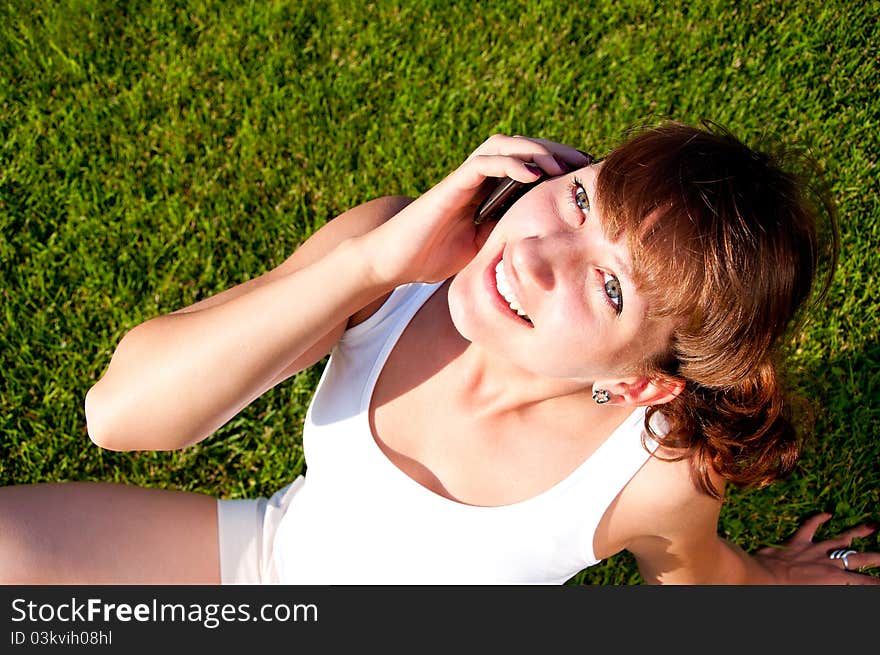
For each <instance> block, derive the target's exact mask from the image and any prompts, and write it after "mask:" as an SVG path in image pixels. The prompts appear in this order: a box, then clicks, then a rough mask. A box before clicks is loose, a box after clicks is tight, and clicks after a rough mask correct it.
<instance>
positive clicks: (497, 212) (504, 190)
mask: <svg viewBox="0 0 880 655" xmlns="http://www.w3.org/2000/svg"><path fill="white" fill-rule="evenodd" d="M546 179H547V177H546V176H545V175H542V176H541V177H539V178H538V179H537V180H535V181H534V182H517V181H516V180H512V179H510V178H509V177H503V178H501V180H500V181H499V182H498V185H497V186H496V187H495V188H494V189H493V190H492V192H491V193H490V194H489V195H488V196H487V197H486V199H485V200H484V201H483V202H481V203H480V206H479V207H477V211H476V212H475V213H474V224H475V225H479V224H480V223H483V222H485V221H493V220H497V219H499V218H501V217H502V216H503V215H504V212H506V211H507V210H508V209H510V206H511V205H512V204H513V203H515V202H516V201H517V200H519V199H520V198H521V197H522V196H523V195H524V194H525V193H526V191H528V190H529V189H531V188H532V187H534V186H535V185H537V184H540V183H541V182H543V181H544V180H546Z"/></svg>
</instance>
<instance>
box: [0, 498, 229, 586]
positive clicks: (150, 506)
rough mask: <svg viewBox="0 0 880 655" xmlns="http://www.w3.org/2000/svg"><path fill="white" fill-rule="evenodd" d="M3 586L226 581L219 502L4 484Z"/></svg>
mask: <svg viewBox="0 0 880 655" xmlns="http://www.w3.org/2000/svg"><path fill="white" fill-rule="evenodd" d="M0 583H3V584H219V583H220V554H219V544H218V540H217V500H216V499H215V498H212V497H210V496H205V495H202V494H194V493H188V492H183V491H166V490H161V489H145V488H142V487H135V486H129V485H122V484H111V483H98V482H62V483H50V484H35V485H21V486H11V487H2V488H0Z"/></svg>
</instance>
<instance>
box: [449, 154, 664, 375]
mask: <svg viewBox="0 0 880 655" xmlns="http://www.w3.org/2000/svg"><path fill="white" fill-rule="evenodd" d="M601 166H602V164H601V163H599V164H594V165H592V166H589V167H586V168H582V169H580V170H578V171H575V172H574V173H571V174H567V175H562V176H560V177H557V178H553V179H550V180H547V181H546V182H544V183H542V184H540V185H538V186H537V187H535V188H534V189H532V190H531V191H529V192H528V193H527V194H526V195H525V196H523V197H522V198H521V199H520V200H519V201H517V202H516V203H515V204H514V205H513V206H512V207H511V208H510V209H509V210H508V211H507V213H506V214H505V215H504V216H503V218H502V219H501V220H500V221H499V222H498V224H497V225H496V227H495V228H494V230H493V231H492V234H491V235H490V237H489V239H488V240H487V241H486V243H485V244H484V246H483V247H482V249H481V250H480V252H479V253H478V254H477V256H476V257H475V258H474V259H473V260H471V262H470V263H469V264H468V265H467V266H466V267H465V268H464V269H462V270H461V271H460V272H459V273H458V275H456V277H455V279H454V280H453V282H452V284H451V286H450V288H449V307H450V313H451V316H452V320H453V322H454V324H455V326H456V328H457V329H458V331H459V332H460V333H461V334H462V336H464V337H465V338H466V339H468V340H470V341H471V342H473V343H475V344H478V345H480V346H482V347H484V348H485V349H487V350H489V351H491V352H493V353H495V354H497V355H499V356H501V357H503V358H505V359H507V360H509V361H511V362H512V363H514V364H515V365H517V366H519V367H520V368H522V369H524V370H528V371H532V372H534V373H537V374H539V375H543V376H546V377H552V378H569V379H578V380H583V381H585V382H591V381H593V380H596V379H599V378H605V377H609V376H614V375H620V374H626V373H631V372H633V371H634V370H637V369H639V368H640V364H641V363H642V362H644V361H646V360H647V359H648V358H649V357H651V356H652V355H655V354H656V353H658V352H661V351H663V350H665V349H666V346H667V344H668V343H669V337H670V334H671V332H672V328H671V324H670V323H669V322H666V321H653V320H651V321H649V320H648V319H647V317H646V314H647V305H646V300H645V298H644V297H643V296H642V295H641V294H639V291H638V289H637V287H636V285H635V283H634V281H633V280H632V276H631V274H630V273H629V270H630V269H631V267H632V266H631V261H630V255H629V248H628V246H627V243H626V239H625V238H622V239H618V240H615V241H612V240H609V238H608V236H607V235H606V234H605V232H604V230H603V222H602V217H601V216H600V215H599V213H598V208H597V207H598V204H597V203H596V202H595V182H596V177H597V175H598V172H599V169H600V167H601Z"/></svg>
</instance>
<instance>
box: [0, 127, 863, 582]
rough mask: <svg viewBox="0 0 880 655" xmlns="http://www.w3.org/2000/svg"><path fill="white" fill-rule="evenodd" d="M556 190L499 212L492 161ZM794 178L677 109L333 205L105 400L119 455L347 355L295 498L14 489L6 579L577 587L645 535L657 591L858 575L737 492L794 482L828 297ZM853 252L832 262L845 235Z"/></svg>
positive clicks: (507, 140)
mask: <svg viewBox="0 0 880 655" xmlns="http://www.w3.org/2000/svg"><path fill="white" fill-rule="evenodd" d="M505 176H507V177H509V178H512V179H514V180H518V181H520V182H525V183H528V182H534V181H536V180H538V179H539V178H541V177H543V176H546V177H547V179H546V180H545V181H543V182H542V183H540V184H538V185H537V186H535V187H534V188H532V189H531V190H530V191H529V192H528V193H526V194H525V195H524V196H523V197H522V198H521V199H519V200H518V201H517V202H516V203H515V204H514V205H513V206H512V207H511V208H510V209H509V210H508V211H507V212H506V213H505V214H504V215H503V217H502V218H501V219H500V220H498V221H487V222H483V223H480V224H479V225H476V224H475V222H474V220H473V217H474V211H475V208H476V206H477V204H478V201H479V200H481V198H482V197H483V196H484V195H485V193H486V188H485V187H486V184H487V183H490V182H491V181H489V180H488V179H487V178H501V177H505ZM817 215H818V213H817V212H814V211H812V210H811V208H810V205H809V204H808V203H807V202H806V200H805V198H804V195H803V193H802V189H801V187H800V186H799V185H798V182H797V180H796V179H795V178H794V177H793V176H791V175H789V174H787V173H785V172H783V171H782V170H780V169H779V168H778V167H777V166H776V165H775V164H774V162H773V161H772V160H771V159H770V158H769V157H767V156H765V155H763V154H761V153H758V152H755V151H753V150H751V149H749V148H747V147H746V146H744V145H743V144H741V143H740V142H739V141H737V140H736V139H734V138H733V137H732V136H730V135H728V134H726V133H723V132H720V131H706V130H702V129H695V128H692V127H688V126H685V125H681V124H677V123H672V122H670V123H665V124H662V125H660V126H658V127H656V128H652V129H649V130H646V131H644V132H642V133H640V134H637V135H635V136H633V137H631V138H630V139H629V140H628V141H626V142H625V143H624V144H623V145H621V146H620V147H619V148H617V149H615V150H614V151H613V152H612V153H611V154H610V155H609V156H608V157H607V158H606V159H605V160H603V161H601V162H591V160H590V158H589V157H587V156H585V155H583V154H582V153H580V152H579V151H577V150H575V149H573V148H570V147H567V146H563V145H560V144H556V143H552V142H549V141H544V140H540V139H528V138H523V137H509V136H503V135H496V136H493V137H491V138H490V139H488V140H487V141H486V142H485V143H483V144H482V145H481V146H480V147H479V148H477V150H476V151H474V153H473V154H472V155H471V156H470V157H468V159H467V160H466V161H465V162H464V163H463V164H462V165H461V166H460V167H459V168H457V169H456V170H455V171H453V172H452V173H450V174H449V175H448V176H447V177H446V178H445V179H444V180H442V181H441V182H440V183H439V184H437V185H436V186H435V187H433V188H432V189H430V190H429V191H428V192H427V193H425V194H424V195H422V196H420V197H419V198H418V199H416V200H414V201H410V200H409V199H406V198H393V197H392V198H381V199H378V200H374V201H372V202H368V203H365V204H363V205H361V206H358V207H356V208H354V209H352V210H350V211H348V212H345V213H344V214H342V215H341V216H339V217H337V218H336V219H334V220H332V221H330V222H329V223H328V224H327V225H325V226H324V227H323V228H321V229H320V230H319V231H318V232H317V233H316V234H315V235H314V236H312V237H311V238H310V239H309V240H308V241H307V242H306V243H305V244H303V245H302V247H300V248H299V249H298V250H297V251H296V252H295V253H294V254H293V255H291V257H290V258H289V259H287V260H286V261H285V262H284V263H283V264H281V265H280V266H278V267H277V268H275V269H274V270H271V271H270V272H268V273H266V274H265V275H263V276H261V277H259V278H257V279H254V280H251V281H249V282H246V283H244V284H241V285H239V286H237V287H234V288H232V289H229V290H227V291H225V292H223V293H220V294H219V295H217V296H214V297H212V298H208V299H206V300H203V301H201V302H198V303H196V304H194V305H192V306H190V307H186V308H184V309H181V310H178V311H176V312H174V313H172V314H170V315H167V316H160V317H157V318H154V319H151V320H149V321H147V322H145V323H143V324H142V325H139V326H137V327H136V328H134V329H133V330H132V331H131V332H129V333H128V334H127V335H126V336H125V337H124V338H123V339H122V341H121V342H120V344H119V346H118V348H117V350H116V352H115V353H114V355H113V357H112V360H111V362H110V365H109V367H108V369H107V371H106V373H105V375H104V376H103V378H102V379H101V380H100V381H99V382H98V383H97V384H96V385H95V386H94V387H93V388H92V389H91V390H90V391H89V394H88V396H87V398H86V413H87V419H88V428H89V434H90V435H91V437H92V439H93V440H94V441H95V443H97V444H98V445H100V446H102V447H104V448H109V449H112V450H145V449H148V450H153V449H155V450H169V449H176V448H184V447H186V446H188V445H191V444H193V443H196V442H198V441H200V440H201V439H204V438H205V437H207V436H209V435H210V434H212V433H213V432H214V431H215V430H216V429H217V428H218V427H220V426H221V425H223V424H224V423H225V422H226V421H228V420H229V419H230V418H231V417H233V416H234V415H235V414H236V413H237V412H239V411H240V410H241V409H242V408H243V407H245V406H246V405H248V404H249V403H250V402H252V401H253V400H254V399H255V398H257V397H259V396H260V395H261V394H263V393H264V392H265V391H266V390H268V389H270V388H272V387H274V386H275V385H277V384H279V383H281V382H282V381H284V380H285V379H287V378H289V377H290V376H292V375H294V374H295V373H296V372H298V371H300V370H302V369H304V368H306V367H309V366H311V365H313V364H315V363H316V362H318V361H320V360H321V359H322V358H323V357H324V356H325V355H326V354H327V353H332V356H331V358H330V361H329V363H328V365H327V367H326V369H325V370H324V373H323V376H322V378H321V382H320V384H319V387H318V389H317V390H316V393H315V397H314V399H313V401H312V404H311V406H310V408H309V411H308V415H307V417H306V424H305V430H304V448H305V455H306V461H307V464H308V473H307V475H306V476H305V477H301V478H298V479H297V480H295V481H293V482H292V483H291V484H290V485H288V486H287V487H285V488H284V489H282V490H280V491H279V492H278V493H277V494H275V495H274V496H273V497H272V498H269V499H256V500H220V501H218V500H216V499H214V498H210V497H207V496H202V495H197V494H188V493H182V492H170V491H160V490H155V489H142V488H137V487H129V486H122V485H107V484H88V483H73V484H63V485H62V484H55V485H52V484H50V485H35V486H31V487H10V488H6V489H3V490H2V493H0V512H2V514H0V516H2V521H3V524H4V529H3V530H2V531H0V535H2V536H0V539H2V544H0V547H2V551H0V552H2V555H0V561H2V562H3V563H4V566H6V567H8V569H9V570H7V571H4V572H3V573H4V576H5V578H6V580H7V581H10V582H16V581H17V582H21V581H29V582H56V583H59V582H60V583H76V582H90V583H107V582H111V583H112V582H120V583H184V584H185V583H218V582H223V583H239V582H241V583H245V582H246V583H272V582H281V583H293V584H297V583H318V584H323V583H361V582H363V583H378V584H382V583H562V582H564V581H566V580H567V579H569V578H570V577H571V576H572V575H574V574H575V573H577V572H578V571H580V570H581V569H583V568H584V567H586V566H589V565H591V564H594V563H596V562H598V561H600V560H602V559H604V558H608V557H611V556H613V555H614V554H615V553H618V552H620V551H622V550H628V551H630V552H631V553H632V554H633V555H634V556H635V558H636V560H637V562H638V565H639V570H640V571H641V573H642V575H643V577H644V579H645V581H646V582H649V583H687V584H691V583H711V584H722V583H734V584H744V583H835V584H858V583H872V584H876V583H878V582H880V579H877V578H873V577H870V576H867V575H862V574H859V573H858V572H857V570H858V569H860V568H862V567H865V566H873V565H877V564H878V563H880V555H878V554H874V553H857V552H854V551H850V552H848V553H847V555H846V556H845V557H844V558H839V557H835V558H831V557H829V553H831V552H832V551H834V550H835V549H842V548H848V547H849V545H850V544H851V542H852V540H853V539H854V538H856V537H862V536H866V535H868V534H870V532H871V529H870V528H868V527H866V526H860V527H857V528H854V529H852V530H849V531H847V532H845V533H844V534H842V535H840V536H839V537H837V538H835V539H831V540H828V541H824V542H821V543H813V541H812V536H813V534H814V532H815V530H816V529H817V527H818V526H819V525H820V524H821V522H822V521H824V520H826V519H827V518H828V515H819V516H817V517H814V518H813V519H811V520H809V521H807V522H806V523H805V524H804V525H803V526H802V527H801V529H800V530H798V532H797V533H796V534H795V536H794V538H793V539H792V540H791V541H790V542H789V543H788V544H787V545H786V546H785V547H783V548H767V549H764V550H762V551H760V552H758V553H756V554H755V555H751V556H750V555H747V554H746V553H744V552H742V551H741V550H740V549H738V548H737V547H736V546H734V545H732V544H730V543H728V542H726V541H725V540H723V539H721V538H720V537H719V535H718V534H717V521H718V515H719V511H720V508H721V504H722V500H723V496H724V487H725V484H726V483H728V482H730V483H734V484H743V485H757V486H760V485H764V484H768V483H769V482H771V481H772V480H774V479H776V478H777V477H780V476H782V475H784V474H786V473H787V472H789V471H790V470H791V469H792V467H793V466H794V464H795V462H796V460H797V455H798V443H799V439H798V436H797V434H796V432H795V430H794V428H793V427H792V423H791V422H790V420H789V418H788V403H787V402H786V401H785V399H784V398H783V396H782V393H781V390H780V385H779V383H778V381H777V375H776V368H775V364H774V355H775V347H776V345H777V344H778V343H779V341H780V338H781V337H782V335H783V334H785V332H786V330H787V328H789V326H790V325H791V323H792V321H793V320H794V319H795V317H796V315H797V313H798V311H799V309H800V308H801V307H802V306H803V305H804V303H805V302H806V301H807V300H808V298H809V297H810V296H811V293H812V290H813V282H814V278H815V277H816V274H817V273H816V272H817V267H818V265H819V264H818V263H819V256H820V253H821V252H822V251H823V248H824V246H823V245H822V243H821V242H820V240H819V239H818V237H817V233H818V230H817V226H816V217H817ZM832 254H833V253H832Z"/></svg>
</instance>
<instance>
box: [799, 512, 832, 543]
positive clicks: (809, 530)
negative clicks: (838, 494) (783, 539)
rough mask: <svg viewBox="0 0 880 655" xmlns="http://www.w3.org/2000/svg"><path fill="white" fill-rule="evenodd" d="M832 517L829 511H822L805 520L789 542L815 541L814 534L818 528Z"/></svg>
mask: <svg viewBox="0 0 880 655" xmlns="http://www.w3.org/2000/svg"><path fill="white" fill-rule="evenodd" d="M830 518H831V514H829V513H828V512H821V513H820V514H816V515H815V516H811V517H810V518H808V519H807V520H806V521H804V522H803V524H801V526H800V527H799V528H798V529H797V530H795V533H794V535H792V537H791V539H790V540H789V542H790V543H810V542H811V541H813V535H815V534H816V530H818V529H819V526H820V525H822V524H823V523H825V522H826V521H827V520H828V519H830Z"/></svg>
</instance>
